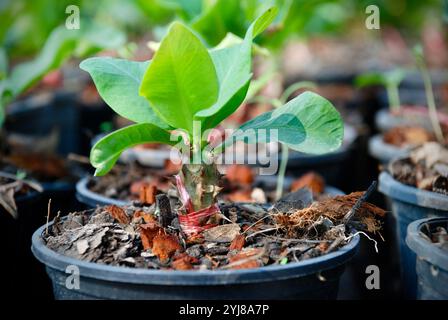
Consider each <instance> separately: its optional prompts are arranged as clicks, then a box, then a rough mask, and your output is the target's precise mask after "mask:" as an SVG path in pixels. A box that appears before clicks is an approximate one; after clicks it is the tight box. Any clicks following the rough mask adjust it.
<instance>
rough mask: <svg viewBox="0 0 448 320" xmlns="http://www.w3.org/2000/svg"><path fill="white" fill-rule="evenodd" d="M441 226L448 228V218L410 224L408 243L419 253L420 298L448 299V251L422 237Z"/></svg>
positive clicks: (430, 219)
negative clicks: (423, 234)
mask: <svg viewBox="0 0 448 320" xmlns="http://www.w3.org/2000/svg"><path fill="white" fill-rule="evenodd" d="M439 226H440V227H444V228H445V229H446V230H447V229H448V218H429V219H421V220H417V221H414V222H412V223H411V224H410V225H409V226H408V235H407V237H406V243H407V244H408V246H409V248H411V250H412V251H413V252H414V253H415V254H416V255H417V260H416V265H417V268H416V272H417V283H418V284H417V298H418V299H422V300H448V252H447V250H446V249H445V250H443V249H441V248H440V247H437V246H436V245H435V244H434V243H431V242H429V241H428V239H426V238H424V237H422V233H427V232H428V231H430V232H432V231H434V230H435V228H436V227H439Z"/></svg>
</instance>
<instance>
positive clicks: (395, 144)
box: [356, 50, 448, 164]
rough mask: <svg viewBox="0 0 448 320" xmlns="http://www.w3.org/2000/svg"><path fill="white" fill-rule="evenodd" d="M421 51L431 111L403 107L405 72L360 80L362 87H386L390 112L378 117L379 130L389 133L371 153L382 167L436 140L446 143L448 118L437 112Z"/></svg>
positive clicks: (373, 141) (378, 139)
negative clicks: (401, 99) (401, 96)
mask: <svg viewBox="0 0 448 320" xmlns="http://www.w3.org/2000/svg"><path fill="white" fill-rule="evenodd" d="M417 51H419V50H414V52H415V58H416V61H417V64H418V67H419V69H420V71H421V74H422V77H423V80H424V83H425V91H426V100H427V105H428V108H424V107H415V106H413V107H409V106H402V105H401V104H400V97H399V91H398V86H399V84H400V83H401V81H402V80H403V79H404V76H405V72H404V71H403V70H401V69H397V70H394V71H390V72H388V73H368V74H364V75H362V76H359V77H358V78H357V79H356V84H357V86H358V87H363V86H368V85H372V84H380V85H384V86H385V87H386V91H387V96H388V100H389V111H388V112H386V111H380V112H378V113H377V117H376V122H377V127H378V128H379V129H380V130H383V131H385V132H384V133H382V134H378V135H375V136H373V137H372V138H370V140H369V153H370V154H371V155H372V156H373V157H374V158H376V159H378V160H379V161H380V162H381V163H382V164H387V163H388V162H389V161H390V160H391V159H394V158H397V157H400V156H404V155H406V154H407V153H408V151H409V149H411V148H412V147H415V146H418V145H420V144H422V143H425V142H428V141H436V140H437V141H439V142H443V140H444V136H443V130H447V129H446V128H448V127H447V126H446V124H448V122H446V116H445V115H443V114H441V113H438V112H437V110H436V106H435V101H434V94H433V90H432V85H431V80H430V77H429V72H428V70H427V68H426V65H425V63H424V60H423V54H422V53H421V52H417Z"/></svg>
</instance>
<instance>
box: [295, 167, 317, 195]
mask: <svg viewBox="0 0 448 320" xmlns="http://www.w3.org/2000/svg"><path fill="white" fill-rule="evenodd" d="M302 188H308V189H310V190H311V191H312V192H313V193H314V194H321V193H323V192H324V190H325V181H324V178H322V176H321V175H319V174H318V173H316V172H309V173H307V174H304V175H303V176H301V177H300V178H298V179H296V180H294V181H293V182H292V184H291V192H295V191H297V190H299V189H302Z"/></svg>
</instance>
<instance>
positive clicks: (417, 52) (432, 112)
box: [413, 46, 445, 143]
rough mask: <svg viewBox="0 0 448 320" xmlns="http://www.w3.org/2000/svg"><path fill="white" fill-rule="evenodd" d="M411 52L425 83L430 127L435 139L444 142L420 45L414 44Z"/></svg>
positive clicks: (429, 77)
mask: <svg viewBox="0 0 448 320" xmlns="http://www.w3.org/2000/svg"><path fill="white" fill-rule="evenodd" d="M413 52H414V57H415V60H416V62H417V66H418V68H419V70H420V72H421V74H422V78H423V83H424V85H425V92H426V102H427V103H428V112H429V119H430V120H431V125H432V129H433V130H434V133H435V135H436V138H437V140H438V141H439V142H440V143H445V137H444V136H443V131H442V127H441V126H440V121H439V118H438V116H437V108H436V102H435V100H434V93H433V91H432V84H431V76H430V74H429V72H428V68H427V67H426V64H425V58H424V55H423V49H422V47H421V46H416V47H415V48H414V50H413Z"/></svg>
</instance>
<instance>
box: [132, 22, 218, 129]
mask: <svg viewBox="0 0 448 320" xmlns="http://www.w3.org/2000/svg"><path fill="white" fill-rule="evenodd" d="M218 91H219V83H218V78H217V76H216V70H215V66H214V65H213V61H212V59H211V57H210V54H209V53H208V51H207V49H206V48H205V46H204V45H203V44H202V43H201V41H200V40H199V39H198V38H197V37H196V36H195V35H194V34H193V33H192V32H191V31H190V30H189V29H188V28H187V27H185V26H183V25H182V24H180V23H178V22H175V23H173V25H172V26H171V28H170V30H169V32H168V35H167V36H166V37H165V38H164V39H163V41H162V43H161V44H160V48H159V50H158V51H157V53H156V54H155V56H154V58H153V60H152V63H151V65H150V66H149V67H148V69H147V70H146V73H145V75H144V77H143V81H142V83H141V86H140V94H141V95H142V96H144V97H146V98H147V99H148V100H149V101H150V103H151V105H152V107H153V109H154V110H155V111H156V113H157V114H158V115H159V116H160V117H161V118H162V119H163V120H165V122H166V123H168V124H169V125H170V126H172V127H174V128H182V129H186V130H187V131H188V132H190V133H191V132H192V128H193V120H194V115H195V114H196V112H198V111H200V110H203V109H206V108H209V107H210V106H211V105H212V104H214V103H215V102H216V100H217V98H218Z"/></svg>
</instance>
